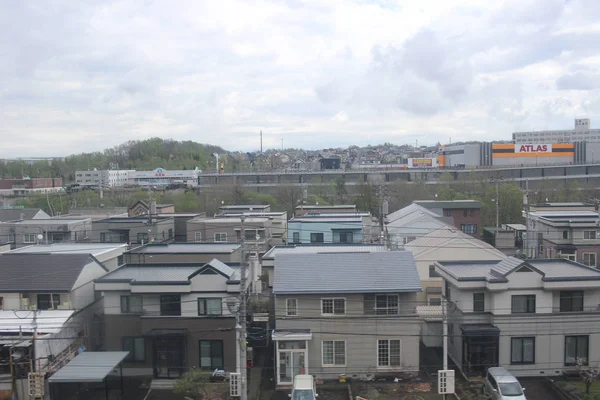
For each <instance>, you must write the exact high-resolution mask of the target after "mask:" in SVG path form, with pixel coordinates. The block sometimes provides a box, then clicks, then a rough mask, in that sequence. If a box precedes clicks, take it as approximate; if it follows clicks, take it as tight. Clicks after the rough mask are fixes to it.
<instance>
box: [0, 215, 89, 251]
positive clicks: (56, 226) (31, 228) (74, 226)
mask: <svg viewBox="0 0 600 400" xmlns="http://www.w3.org/2000/svg"><path fill="white" fill-rule="evenodd" d="M36 221H40V220H39V219H38V220H27V223H10V222H7V223H4V224H2V226H1V227H0V234H1V235H6V237H8V235H9V232H11V231H13V232H14V234H15V243H14V248H20V247H25V246H31V245H32V244H34V243H25V238H24V235H25V234H34V235H35V236H36V237H35V243H37V242H38V239H37V235H40V234H41V235H43V236H44V237H43V239H42V240H39V243H54V241H53V237H52V233H57V234H58V233H62V234H64V240H62V241H59V243H62V242H69V241H77V242H84V241H88V240H89V237H91V233H92V232H91V231H92V220H91V219H89V218H86V219H82V220H78V221H68V222H67V221H65V220H61V219H56V223H50V224H48V223H43V224H41V223H40V224H36ZM46 221H47V220H46ZM76 236H77V237H76Z"/></svg>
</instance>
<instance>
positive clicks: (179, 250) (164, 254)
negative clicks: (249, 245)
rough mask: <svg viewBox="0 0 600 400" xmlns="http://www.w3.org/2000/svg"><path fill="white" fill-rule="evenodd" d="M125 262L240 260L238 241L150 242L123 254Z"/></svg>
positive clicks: (185, 262)
mask: <svg viewBox="0 0 600 400" xmlns="http://www.w3.org/2000/svg"><path fill="white" fill-rule="evenodd" d="M124 256H125V264H205V263H207V262H210V261H211V260H213V259H215V258H216V259H217V260H219V261H222V262H224V263H226V264H231V263H239V262H241V260H242V245H241V244H239V243H221V242H219V243H150V244H145V245H143V246H138V247H134V248H133V249H131V250H129V251H128V252H126V253H125V254H124Z"/></svg>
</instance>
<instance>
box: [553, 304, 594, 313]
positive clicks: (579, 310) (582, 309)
mask: <svg viewBox="0 0 600 400" xmlns="http://www.w3.org/2000/svg"><path fill="white" fill-rule="evenodd" d="M552 312H553V313H558V314H577V313H589V312H600V304H598V305H595V306H587V307H579V308H574V309H573V310H570V309H566V308H561V307H552Z"/></svg>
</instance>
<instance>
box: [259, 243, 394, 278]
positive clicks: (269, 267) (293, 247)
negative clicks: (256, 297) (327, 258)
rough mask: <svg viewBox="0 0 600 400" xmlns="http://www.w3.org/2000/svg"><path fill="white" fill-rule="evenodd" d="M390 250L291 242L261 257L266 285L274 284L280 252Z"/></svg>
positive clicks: (331, 252) (377, 245) (320, 252)
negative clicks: (276, 260)
mask: <svg viewBox="0 0 600 400" xmlns="http://www.w3.org/2000/svg"><path fill="white" fill-rule="evenodd" d="M384 251H388V250H387V248H386V247H385V245H382V244H361V243H356V244H344V243H323V244H317V245H310V244H290V245H287V246H275V247H273V248H272V249H271V250H269V251H267V252H266V253H265V254H264V255H263V256H262V257H261V265H262V268H261V269H262V272H263V274H266V275H267V276H266V279H267V281H266V285H267V286H268V287H272V286H273V277H274V275H275V271H274V268H275V258H276V257H277V256H279V255H280V254H344V253H379V252H384Z"/></svg>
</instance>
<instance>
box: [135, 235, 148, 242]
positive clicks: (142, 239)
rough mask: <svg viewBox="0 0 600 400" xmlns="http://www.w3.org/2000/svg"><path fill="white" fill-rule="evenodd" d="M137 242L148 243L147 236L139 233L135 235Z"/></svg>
mask: <svg viewBox="0 0 600 400" xmlns="http://www.w3.org/2000/svg"><path fill="white" fill-rule="evenodd" d="M137 242H138V243H142V242H144V243H148V234H147V233H145V232H140V233H138V234H137Z"/></svg>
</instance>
